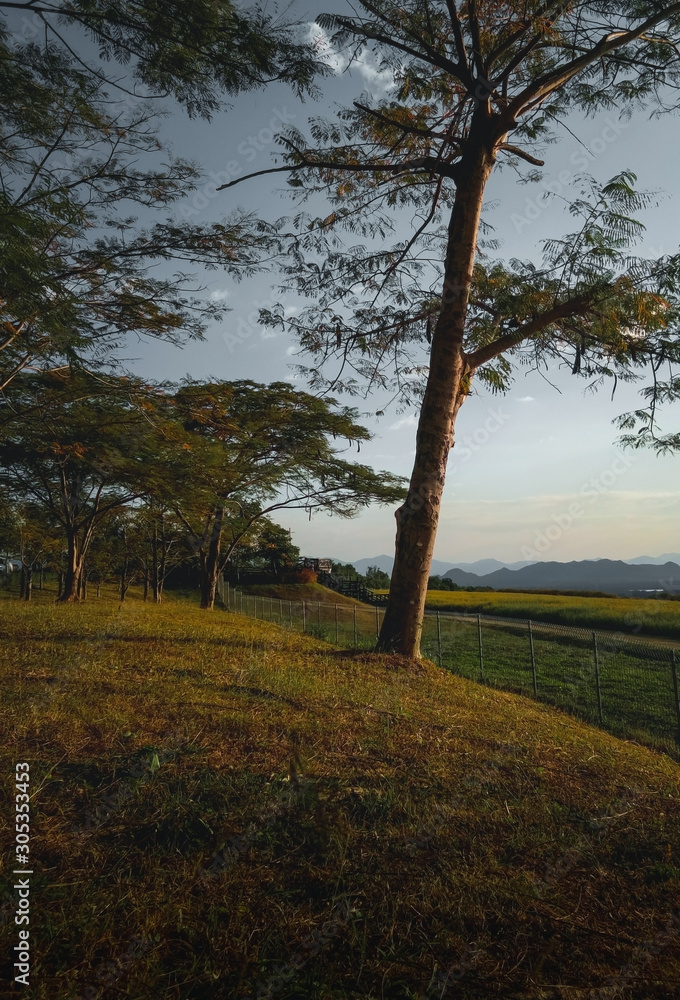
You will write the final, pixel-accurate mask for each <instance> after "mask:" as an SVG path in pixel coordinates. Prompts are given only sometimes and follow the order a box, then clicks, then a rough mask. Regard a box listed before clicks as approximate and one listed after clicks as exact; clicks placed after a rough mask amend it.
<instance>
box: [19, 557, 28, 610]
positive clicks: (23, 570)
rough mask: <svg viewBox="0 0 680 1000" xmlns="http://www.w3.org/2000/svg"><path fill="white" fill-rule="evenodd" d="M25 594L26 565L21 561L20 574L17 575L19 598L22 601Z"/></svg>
mask: <svg viewBox="0 0 680 1000" xmlns="http://www.w3.org/2000/svg"><path fill="white" fill-rule="evenodd" d="M25 596H26V567H25V566H24V564H23V562H22V563H21V575H20V577H19V600H20V601H23V599H24V597H25Z"/></svg>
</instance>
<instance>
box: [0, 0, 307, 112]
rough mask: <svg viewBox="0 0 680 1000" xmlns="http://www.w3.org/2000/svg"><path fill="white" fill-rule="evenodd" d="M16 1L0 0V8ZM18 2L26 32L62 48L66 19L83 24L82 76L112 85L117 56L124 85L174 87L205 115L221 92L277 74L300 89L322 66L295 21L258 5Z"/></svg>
mask: <svg viewBox="0 0 680 1000" xmlns="http://www.w3.org/2000/svg"><path fill="white" fill-rule="evenodd" d="M14 6H16V5H14V4H11V5H9V4H3V3H0V9H2V8H3V7H14ZM22 9H25V10H26V12H27V13H32V14H33V22H32V25H26V26H25V31H24V33H25V34H26V33H29V34H33V35H39V36H42V37H41V41H42V39H44V38H46V39H48V40H49V42H50V44H51V47H52V48H54V49H56V50H57V51H59V52H60V53H63V52H65V51H67V48H68V46H69V37H71V39H72V35H71V33H70V32H66V33H65V32H64V26H68V27H69V28H76V29H78V28H80V29H84V30H85V32H86V33H87V35H88V36H89V37H90V39H91V40H92V41H93V42H94V44H95V46H96V49H97V52H98V56H99V60H94V59H91V60H90V61H86V60H79V71H80V73H81V75H82V77H83V80H84V81H85V82H87V83H91V82H92V80H93V79H94V80H96V79H101V77H102V76H104V77H105V78H106V77H107V78H108V82H109V83H110V84H111V85H112V86H115V85H116V82H117V81H118V80H119V79H120V74H119V73H116V72H115V70H114V71H113V72H111V70H110V69H109V67H108V66H107V63H109V64H110V63H117V64H118V65H119V66H124V67H125V69H126V72H127V74H128V79H127V80H126V81H125V84H127V85H128V86H130V87H135V89H136V90H139V91H141V93H142V94H146V95H148V96H149V97H165V96H167V95H172V96H173V97H174V98H175V99H176V100H177V101H179V102H180V103H181V104H183V105H184V106H185V107H186V108H187V110H188V112H189V114H190V115H200V116H201V117H203V118H209V117H210V115H211V113H212V112H213V111H215V110H216V109H217V108H219V107H220V106H221V104H222V101H223V94H224V93H226V94H237V93H239V92H241V91H243V90H250V89H252V88H254V87H261V86H263V85H264V84H266V83H267V82H270V81H273V80H276V81H283V82H285V83H288V84H290V85H291V86H292V87H293V89H294V90H295V91H296V93H297V94H298V95H300V96H302V94H304V92H305V91H307V90H309V89H310V88H313V81H314V77H315V76H316V75H317V74H323V73H324V72H326V71H327V70H326V68H325V67H324V66H323V65H321V64H320V63H319V62H318V60H317V59H316V54H315V52H314V50H313V49H312V48H311V46H309V45H308V44H306V43H304V42H303V41H301V40H300V32H299V25H298V24H296V23H295V22H291V21H290V20H288V21H286V20H284V19H282V18H281V16H280V15H279V14H278V13H273V12H270V11H269V10H267V9H265V8H264V7H262V6H250V7H249V8H248V9H246V10H242V9H239V8H238V7H236V6H235V5H234V4H233V3H232V2H231V0H192V2H191V3H190V4H187V3H186V2H184V0H164V2H163V3H160V4H151V3H143V4H140V3H137V2H132V0H118V2H117V3H115V4H112V3H109V2H107V0H63V2H60V0H56V2H54V3H50V4H44V5H41V6H40V7H36V6H35V5H26V7H24V8H22ZM71 44H72V41H71ZM137 84H141V85H142V86H141V87H137V86H136V85H137ZM119 86H120V87H121V89H123V90H125V91H127V86H125V85H122V84H120V85H119Z"/></svg>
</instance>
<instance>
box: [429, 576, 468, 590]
mask: <svg viewBox="0 0 680 1000" xmlns="http://www.w3.org/2000/svg"><path fill="white" fill-rule="evenodd" d="M427 589H428V590H460V587H459V586H458V584H457V583H454V582H453V580H449V578H448V577H446V576H431V577H430V579H429V580H428V581H427Z"/></svg>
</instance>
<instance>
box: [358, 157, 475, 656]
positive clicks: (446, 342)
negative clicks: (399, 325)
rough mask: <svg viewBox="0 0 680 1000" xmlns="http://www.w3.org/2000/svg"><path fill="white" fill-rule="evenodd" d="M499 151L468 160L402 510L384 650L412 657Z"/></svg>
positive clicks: (463, 388) (461, 390)
mask: <svg viewBox="0 0 680 1000" xmlns="http://www.w3.org/2000/svg"><path fill="white" fill-rule="evenodd" d="M493 161H494V153H493V149H492V148H491V146H490V144H487V143H484V142H482V141H480V142H479V144H478V145H477V149H476V151H475V153H474V155H471V156H470V157H469V158H468V159H467V160H466V161H463V162H462V163H461V172H460V176H459V178H457V184H456V197H455V201H454V205H453V209H452V212H451V219H450V222H449V236H448V246H447V252H446V262H445V271H444V275H445V277H444V288H443V291H442V306H441V311H440V313H439V318H438V320H437V324H436V327H435V330H434V334H433V337H432V350H431V354H430V370H429V375H428V379H427V387H426V390H425V396H424V398H423V404H422V407H421V410H420V418H419V421H418V433H417V437H416V454H415V460H414V465H413V473H412V475H411V482H410V486H409V493H408V496H407V498H406V500H405V502H404V504H403V505H402V506H401V507H400V508H399V509H398V510H397V512H396V515H395V516H396V519H397V537H396V547H395V559H394V569H393V571H392V580H391V584H390V594H389V599H388V602H387V609H386V611H385V618H384V621H383V625H382V629H381V631H380V637H379V639H378V649H379V650H380V651H383V652H397V653H401V654H403V655H404V656H408V657H410V658H412V659H417V658H418V657H419V656H420V637H421V634H422V630H423V618H424V615H425V598H426V595H427V583H428V578H429V575H430V564H431V562H432V554H433V551H434V543H435V538H436V534H437V524H438V522H439V511H440V508H441V500H442V494H443V492H444V481H445V477H446V465H447V461H448V457H449V453H450V451H451V448H452V447H453V433H454V425H455V419H456V415H457V413H458V410H459V409H460V406H461V404H462V403H463V401H464V399H465V396H466V394H467V381H466V378H465V376H466V371H465V354H464V351H463V335H464V330H465V317H466V312H467V304H468V297H469V293H470V285H471V281H472V273H473V267H474V260H475V250H476V244H477V233H478V230H479V220H480V215H481V209H482V202H483V198H484V189H485V186H486V182H487V180H488V178H489V174H490V173H491V169H492V167H493Z"/></svg>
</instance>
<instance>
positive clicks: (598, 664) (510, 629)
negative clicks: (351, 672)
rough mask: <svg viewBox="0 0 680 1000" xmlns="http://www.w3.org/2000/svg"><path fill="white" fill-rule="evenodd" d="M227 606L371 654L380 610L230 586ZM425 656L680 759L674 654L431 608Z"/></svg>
mask: <svg viewBox="0 0 680 1000" xmlns="http://www.w3.org/2000/svg"><path fill="white" fill-rule="evenodd" d="M225 597H226V602H227V606H228V608H229V610H231V611H235V612H238V613H240V614H245V615H249V616H251V617H255V618H261V619H263V620H264V621H271V622H274V623H275V624H277V625H282V626H284V627H285V628H290V629H294V630H297V631H300V632H303V633H305V634H307V635H311V636H314V637H316V638H318V639H323V640H325V641H326V642H330V643H332V644H333V645H335V646H340V647H345V648H352V649H372V648H373V647H374V645H375V641H376V638H377V636H378V633H379V631H380V626H381V624H382V619H383V615H384V611H383V610H382V609H381V608H380V607H378V606H375V607H366V606H362V605H360V604H354V605H351V604H322V603H318V602H310V601H283V600H278V599H277V598H271V597H260V596H255V595H253V594H246V593H243V592H242V591H238V590H237V591H235V590H232V589H231V588H229V590H228V592H227V594H226V595H225ZM421 649H422V653H423V656H425V657H427V658H428V659H430V660H433V661H434V662H435V663H438V664H439V665H440V666H441V667H445V668H446V669H447V670H451V671H452V672H453V673H456V674H459V675H460V676H462V677H467V678H468V679H469V680H474V681H478V682H481V683H483V684H487V685H491V686H493V687H498V688H502V689H503V690H505V691H513V692H515V693H516V694H521V695H526V696H528V697H531V698H535V699H537V700H539V701H543V702H548V703H549V704H551V705H556V706H558V707H559V708H562V709H564V710H565V711H567V712H570V713H572V714H573V715H576V716H578V717H579V718H581V719H584V720H585V721H586V722H590V723H593V724H595V725H599V726H601V727H602V728H604V729H607V730H608V731H609V732H612V733H614V734H615V735H616V736H619V737H621V738H623V739H631V740H634V741H636V742H639V743H644V744H647V745H649V746H653V747H655V748H656V749H658V750H662V751H664V752H665V753H667V754H669V755H671V756H673V757H675V758H677V759H680V691H679V674H680V651H679V650H677V649H673V648H671V647H670V646H666V645H663V644H662V643H658V644H652V643H645V642H641V641H639V640H637V639H631V638H629V637H627V636H622V635H618V634H614V633H610V632H600V631H592V630H590V629H582V628H572V627H568V626H562V625H548V624H546V623H544V622H531V621H524V620H516V619H509V618H494V617H491V616H486V615H464V614H456V613H445V612H430V613H427V614H426V616H425V622H424V627H423V639H422V643H421Z"/></svg>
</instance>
